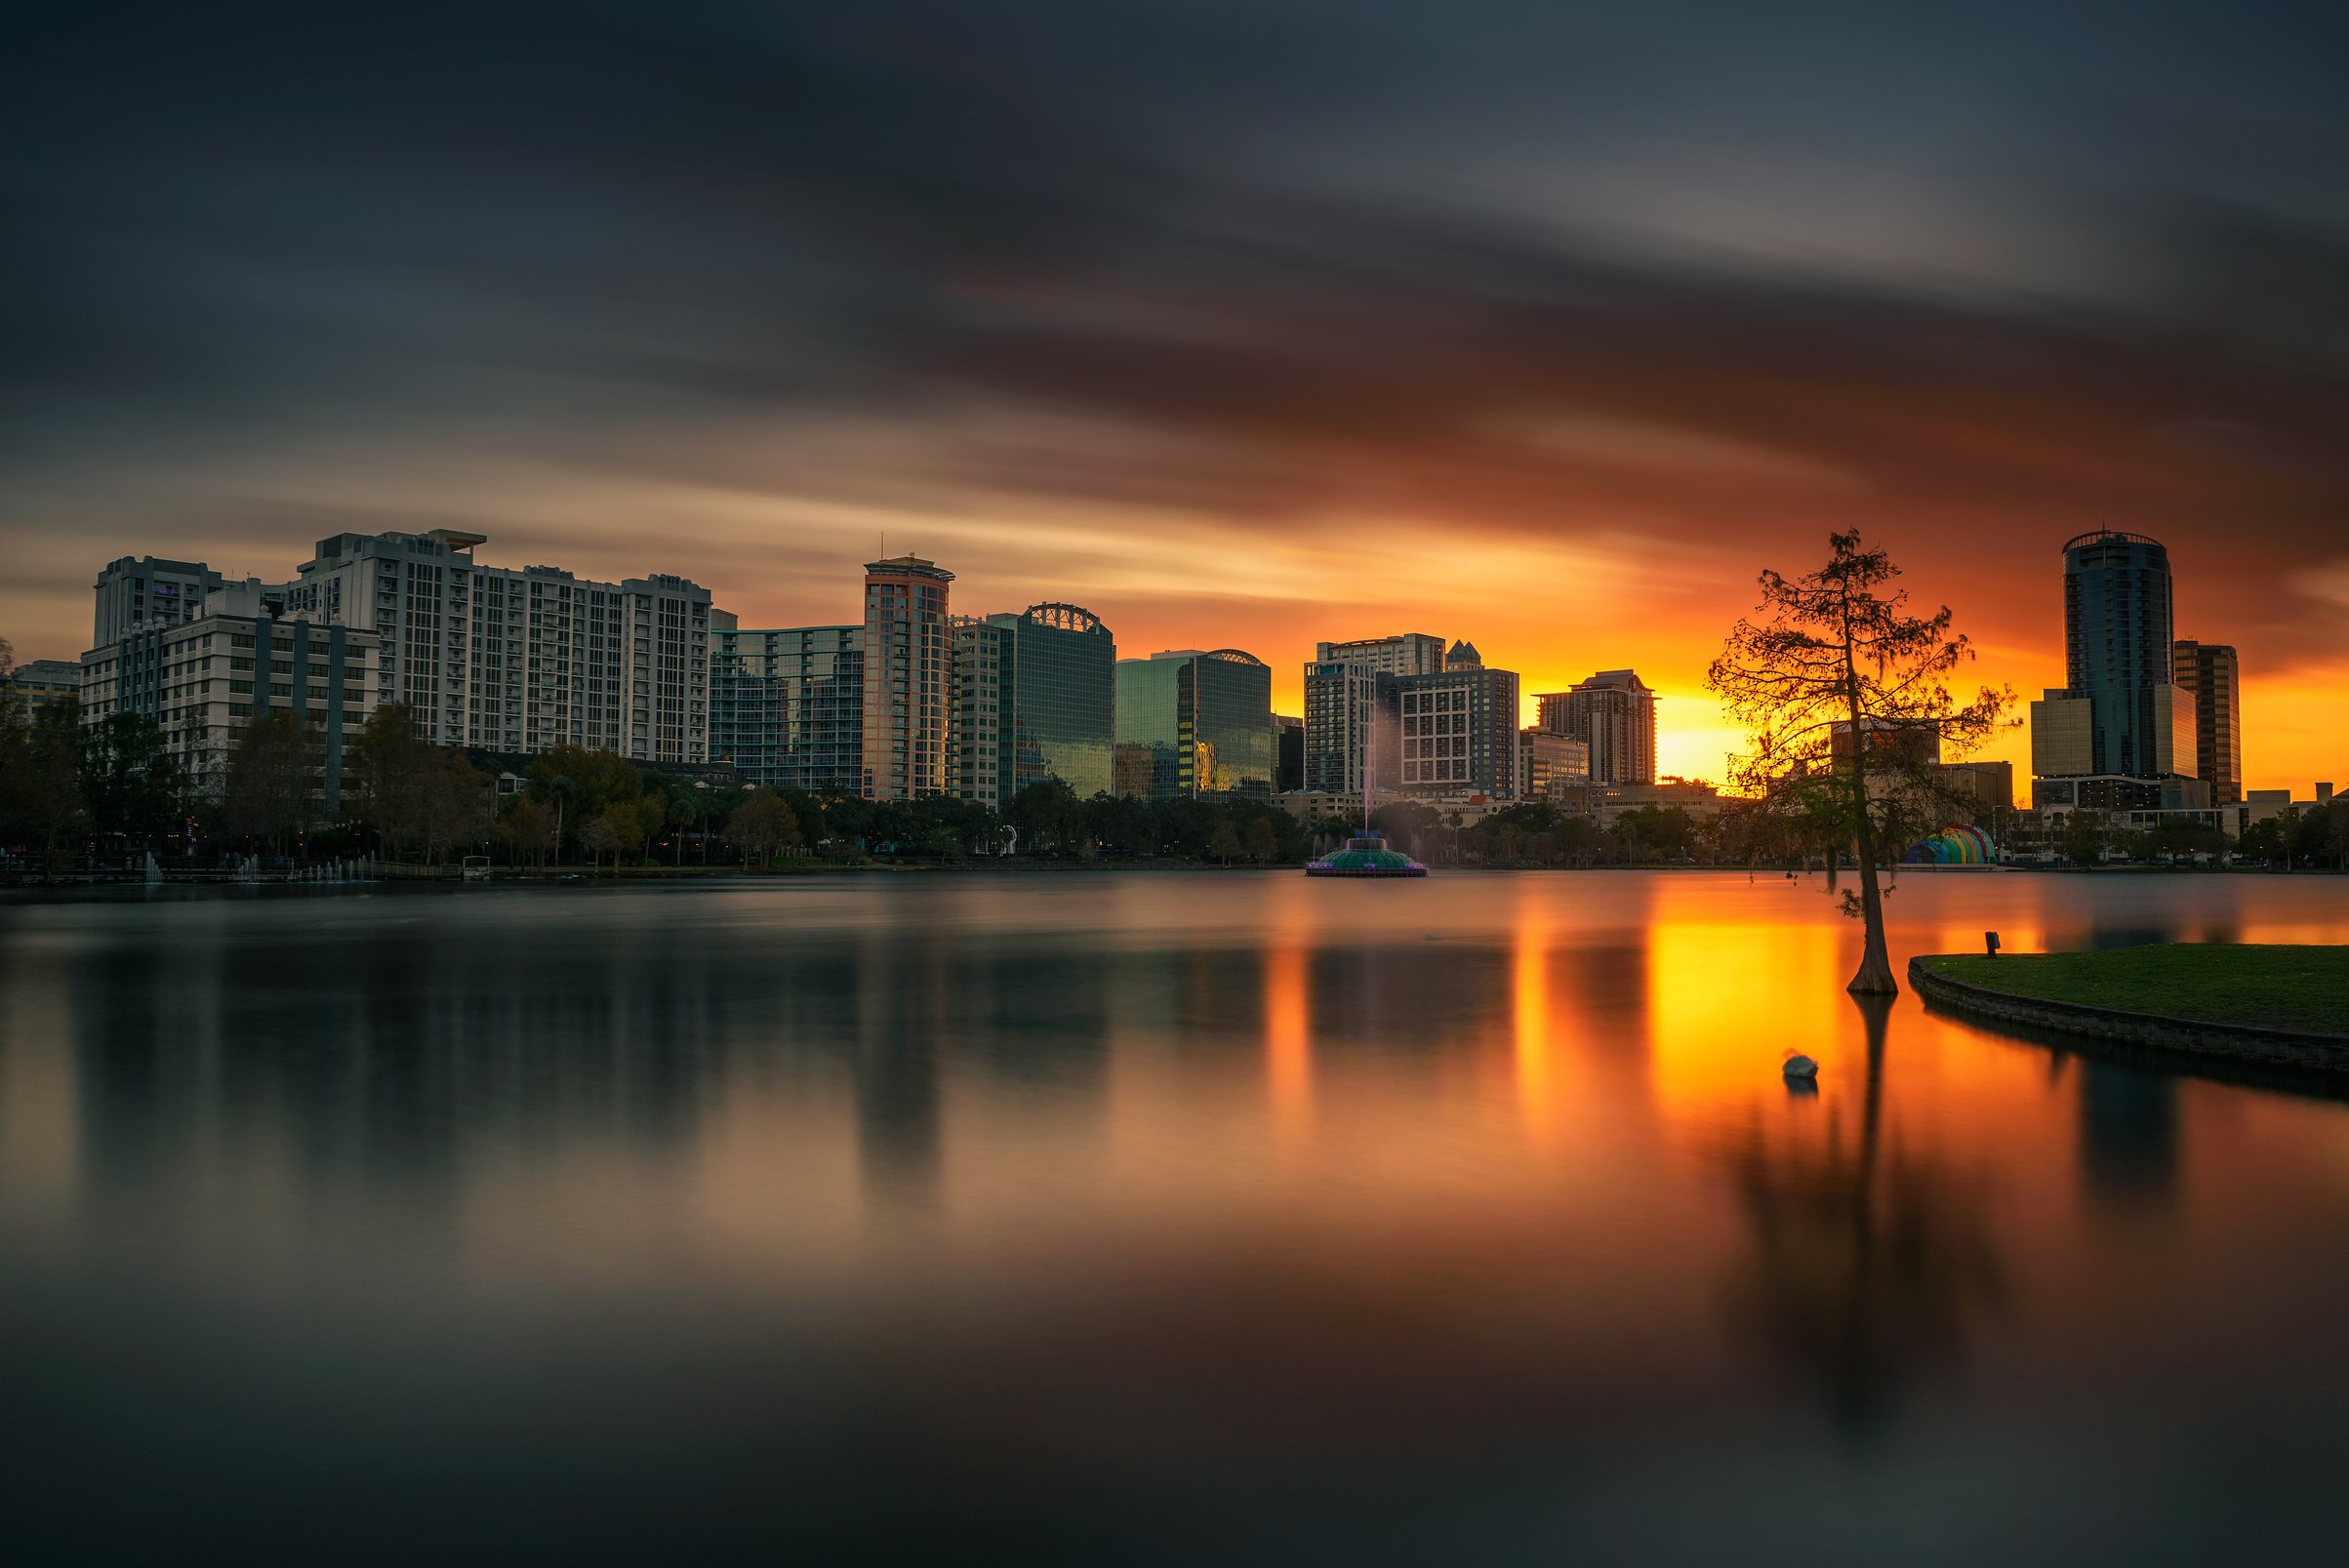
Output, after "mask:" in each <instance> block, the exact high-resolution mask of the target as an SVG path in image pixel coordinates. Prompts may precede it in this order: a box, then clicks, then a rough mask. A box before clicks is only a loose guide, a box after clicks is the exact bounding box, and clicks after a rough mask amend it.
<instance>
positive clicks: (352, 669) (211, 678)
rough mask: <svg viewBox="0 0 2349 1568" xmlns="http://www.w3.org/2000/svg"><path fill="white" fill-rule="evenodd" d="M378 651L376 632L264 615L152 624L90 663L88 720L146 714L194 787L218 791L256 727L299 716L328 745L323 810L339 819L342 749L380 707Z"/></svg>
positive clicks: (88, 658) (96, 652) (85, 696)
mask: <svg viewBox="0 0 2349 1568" xmlns="http://www.w3.org/2000/svg"><path fill="white" fill-rule="evenodd" d="M379 647H380V643H379V639H378V638H377V637H376V635H375V633H373V632H371V631H362V630H360V629H358V628H357V627H354V626H345V625H342V624H340V623H320V622H313V621H304V620H299V619H287V618H281V617H278V616H274V615H271V614H268V613H266V612H259V613H255V614H250V615H233V614H209V615H206V616H204V617H202V618H201V619H199V620H195V621H187V622H174V621H163V620H150V621H147V622H145V623H142V624H139V625H137V626H135V627H133V628H132V629H131V630H130V631H128V632H127V633H126V634H125V635H123V636H122V637H121V638H119V639H117V640H116V641H114V642H111V643H108V644H106V645H105V646H104V647H102V648H93V649H92V650H90V652H88V653H87V654H84V655H83V656H82V722H83V723H84V724H86V725H95V724H101V723H103V722H104V721H105V719H106V718H107V717H108V716H109V715H111V714H114V713H142V714H144V715H146V716H147V717H148V718H151V719H153V720H154V721H155V722H156V724H157V725H159V726H160V727H161V729H162V731H163V737H164V744H165V745H166V746H167V747H168V748H169V749H170V751H171V753H172V755H173V756H174V757H176V758H177V759H178V760H179V761H180V763H181V765H182V767H184V768H185V769H186V770H187V775H188V778H189V780H190V781H191V782H192V783H193V784H194V785H195V786H196V787H197V788H198V789H200V790H203V791H205V792H208V793H217V792H218V791H219V788H220V786H221V784H222V782H223V779H224V777H225V774H226V769H227V763H228V757H229V754H230V753H231V752H232V751H234V750H235V748H236V742H237V738H238V737H239V736H241V735H242V734H244V731H245V727H246V726H247V725H248V724H250V723H251V722H252V721H253V720H254V719H255V718H258V717H260V716H262V715H263V714H266V713H269V712H272V711H277V710H284V711H289V712H293V713H297V714H300V715H301V716H303V717H304V719H307V720H311V721H313V722H314V723H315V724H316V725H317V727H318V731H319V735H320V737H321V739H322V740H323V742H324V750H323V762H322V767H321V770H320V776H319V781H318V795H319V806H320V808H321V810H322V811H323V812H324V813H326V814H328V815H332V814H333V813H334V812H335V811H337V810H338V809H339V808H340V805H341V797H342V780H343V750H344V744H345V743H346V742H347V741H348V739H349V738H350V737H351V736H353V735H356V734H357V733H358V731H359V729H360V727H361V726H362V725H364V724H365V723H366V722H367V717H368V715H369V714H371V713H373V712H374V711H375V708H376V703H377V691H378V687H377V678H376V668H377V663H378V658H379Z"/></svg>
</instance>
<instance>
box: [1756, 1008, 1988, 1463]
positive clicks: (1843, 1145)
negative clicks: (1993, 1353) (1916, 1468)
mask: <svg viewBox="0 0 2349 1568" xmlns="http://www.w3.org/2000/svg"><path fill="white" fill-rule="evenodd" d="M1851 1005H1852V1006H1853V1008H1854V1009H1855V1010H1856V1011H1857V1012H1858V1014H1859V1016H1860V1020H1861V1025H1862V1030H1863V1034H1864V1039H1865V1051H1866V1064H1867V1065H1866V1072H1865V1078H1864V1081H1863V1086H1862V1089H1861V1093H1860V1104H1859V1115H1858V1120H1859V1127H1858V1129H1857V1131H1856V1133H1854V1132H1853V1131H1852V1130H1851V1129H1850V1128H1849V1127H1848V1125H1847V1122H1846V1120H1845V1119H1844V1118H1843V1116H1841V1115H1831V1116H1830V1118H1829V1119H1828V1120H1827V1122H1826V1124H1825V1126H1824V1127H1823V1128H1811V1129H1807V1130H1806V1133H1805V1134H1804V1135H1798V1136H1793V1137H1786V1138H1768V1137H1763V1138H1758V1139H1756V1140H1755V1141H1754V1142H1753V1143H1752V1144H1751V1145H1749V1146H1746V1147H1745V1148H1744V1149H1742V1150H1740V1151H1739V1152H1738V1153H1737V1154H1736V1155H1735V1156H1734V1157H1733V1158H1732V1159H1731V1160H1730V1161H1729V1171H1730V1176H1731V1179H1732V1181H1733V1182H1734V1183H1735V1186H1736V1188H1737V1191H1738V1195H1739V1197H1740V1199H1741V1201H1742V1204H1743V1208H1744V1213H1745V1217H1746V1220H1747V1223H1748V1225H1749V1226H1750V1227H1751V1230H1752V1233H1753V1240H1754V1255H1753V1257H1752V1259H1751V1260H1750V1262H1748V1263H1746V1264H1744V1265H1742V1266H1739V1267H1738V1268H1737V1269H1736V1270H1734V1271H1733V1272H1732V1274H1731V1276H1730V1284H1729V1290H1728V1299H1729V1302H1730V1304H1731V1310H1732V1312H1733V1314H1734V1315H1735V1316H1736V1317H1737V1319H1738V1320H1739V1323H1740V1325H1741V1326H1742V1327H1745V1328H1748V1329H1750V1330H1752V1331H1753V1332H1754V1333H1756V1334H1757V1335H1758V1336H1759V1337H1760V1339H1761V1340H1762V1343H1763V1344H1764V1345H1766V1346H1767V1347H1769V1348H1770V1350H1771V1351H1772V1352H1773V1353H1774V1354H1776V1355H1778V1356H1780V1357H1781V1358H1783V1359H1784V1360H1785V1361H1787V1362H1788V1363H1790V1364H1792V1365H1793V1366H1795V1367H1796V1368H1798V1369H1800V1370H1801V1371H1802V1373H1803V1374H1805V1375H1806V1376H1807V1377H1808V1378H1809V1379H1810V1380H1812V1381H1813V1382H1815V1383H1816V1384H1817V1386H1818V1387H1819V1389H1820V1392H1821V1394H1822V1395H1823V1396H1824V1398H1825V1399H1826V1401H1827V1404H1828V1406H1829V1408H1830V1409H1831V1410H1832V1412H1833V1413H1834V1416H1835V1418H1836V1420H1837V1422H1838V1424H1839V1425H1840V1426H1841V1427H1843V1429H1844V1430H1845V1431H1846V1432H1848V1433H1851V1434H1853V1435H1865V1434H1868V1433H1871V1432H1873V1431H1875V1430H1876V1429H1878V1428H1879V1427H1882V1426H1883V1424H1884V1423H1885V1422H1886V1420H1887V1419H1888V1418H1889V1417H1890V1416H1891V1415H1892V1414H1893V1413H1894V1412H1895V1411H1896V1410H1897V1409H1898V1407H1899V1404H1900V1402H1901V1400H1902V1398H1903V1396H1904V1394H1905V1392H1906V1390H1907V1388H1908V1387H1910V1386H1911V1385H1912V1384H1913V1382H1914V1381H1915V1380H1916V1379H1917V1378H1919V1377H1921V1376H1923V1375H1924V1373H1926V1372H1927V1371H1928V1370H1930V1369H1932V1368H1934V1367H1936V1366H1943V1365H1947V1364H1950V1363H1953V1362H1956V1361H1957V1360H1959V1359H1961V1357H1962V1354H1963V1352H1964V1345H1965V1339H1966V1331H1967V1327H1968V1324H1969V1322H1970V1321H1971V1320H1973V1319H1974V1318H1976V1317H1977V1316H1978V1315H1979V1314H1980V1313H1981V1312H1982V1311H1983V1310H1984V1309H1986V1308H1988V1307H1993V1306H1996V1305H1998V1304H1999V1303H2000V1301H2001V1299H2002V1297H2003V1296H2004V1294H2005V1284H2006V1271H2005V1268H2004V1267H2003V1266H2001V1264H2000V1262H1999V1257H1998V1252H1997V1248H1996V1246H1995V1244H1994V1242H1993V1239H1992V1234H1991V1228H1990V1224H1989V1216H1988V1200H1989V1198H1990V1192H1989V1190H1988V1188H1987V1186H1986V1184H1985V1183H1984V1182H1983V1181H1982V1180H1981V1179H1980V1178H1979V1177H1969V1176H1966V1175H1964V1174H1961V1173H1960V1172H1959V1171H1957V1170H1956V1169H1955V1168H1954V1167H1953V1166H1952V1165H1951V1164H1950V1163H1949V1162H1948V1161H1946V1160H1944V1159H1942V1158H1939V1157H1937V1156H1935V1155H1934V1154H1932V1153H1930V1152H1926V1151H1921V1150H1919V1149H1916V1148H1914V1147H1895V1148H1892V1149H1890V1150H1887V1149H1886V1147H1885V1140H1884V1134H1883V1126H1884V1104H1883V1102H1884V1071H1885V1062H1884V1058H1885V1037H1886V1033H1887V1028H1888V1025H1889V1022H1890V1018H1891V1013H1892V1000H1891V998H1889V997H1883V996H1875V997H1855V998H1853V999H1852V1001H1851Z"/></svg>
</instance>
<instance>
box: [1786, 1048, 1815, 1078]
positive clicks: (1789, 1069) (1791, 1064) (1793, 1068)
mask: <svg viewBox="0 0 2349 1568" xmlns="http://www.w3.org/2000/svg"><path fill="white" fill-rule="evenodd" d="M1785 1070H1786V1075H1787V1076H1788V1077H1790V1078H1815V1077H1817V1076H1818V1075H1819V1065H1818V1064H1817V1063H1816V1062H1813V1061H1812V1060H1811V1059H1810V1058H1808V1057H1806V1056H1804V1055H1803V1054H1802V1052H1800V1051H1796V1052H1793V1053H1792V1054H1790V1055H1789V1056H1788V1057H1787V1059H1786V1069H1785Z"/></svg>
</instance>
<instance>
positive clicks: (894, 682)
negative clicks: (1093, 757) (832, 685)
mask: <svg viewBox="0 0 2349 1568" xmlns="http://www.w3.org/2000/svg"><path fill="white" fill-rule="evenodd" d="M953 581H954V574H953V573H952V572H949V571H947V570H945V569H944V568H943V567H940V566H939V565H938V564H937V563H935V562H932V561H925V560H923V559H922V558H921V557H920V556H918V555H897V556H892V557H890V558H889V559H888V560H885V561H872V562H870V563H868V564H867V566H866V568H865V742H864V764H863V769H864V794H865V798H866V799H868V800H928V799H932V798H934V797H936V796H940V795H947V794H952V792H953V789H954V781H953V779H952V777H951V776H950V775H949V773H948V771H947V742H948V735H949V732H950V730H951V728H952V675H953V664H954V628H953V626H952V623H950V622H949V621H948V619H947V584H949V583H952V582H953ZM1104 749H1105V751H1106V749H1107V748H1106V746H1105V748H1104ZM1104 761H1105V763H1106V761H1107V758H1106V756H1105V758H1104Z"/></svg>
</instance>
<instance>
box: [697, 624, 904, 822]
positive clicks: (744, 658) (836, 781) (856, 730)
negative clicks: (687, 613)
mask: <svg viewBox="0 0 2349 1568" xmlns="http://www.w3.org/2000/svg"><path fill="white" fill-rule="evenodd" d="M709 620H710V631H709V757H710V760H711V761H713V762H731V763H733V764H734V766H735V768H736V769H737V770H738V771H739V772H740V773H741V774H742V776H743V777H744V778H745V779H747V780H749V782H750V783H752V784H767V785H770V786H772V787H775V788H778V789H810V790H814V789H833V790H844V791H846V792H848V793H850V794H854V793H856V792H857V790H858V789H859V787H860V786H861V784H862V782H863V779H864V770H863V764H862V751H861V747H860V743H861V740H862V737H863V734H864V728H865V628H864V627H863V626H789V627H784V628H781V629H778V630H773V631H744V630H742V629H740V628H739V627H738V626H737V625H736V624H735V618H734V617H733V616H731V615H729V614H727V613H726V612H725V611H723V610H713V611H711V612H710V614H709Z"/></svg>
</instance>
